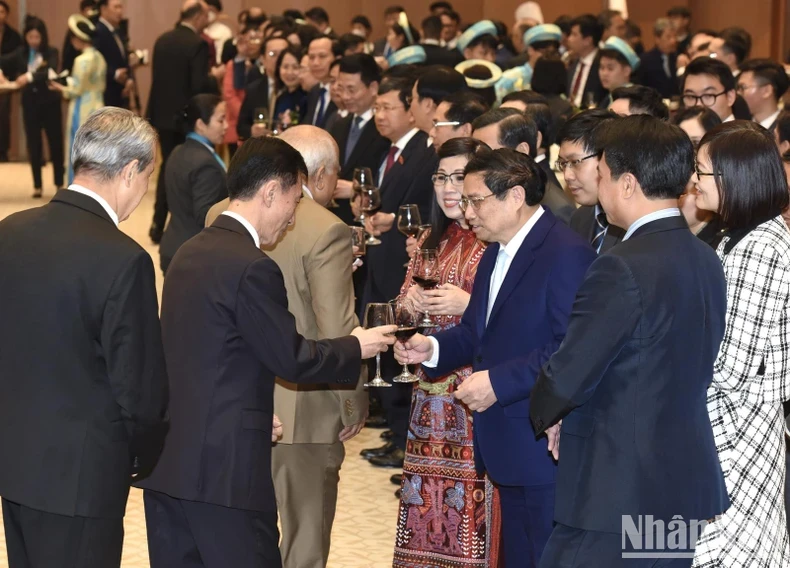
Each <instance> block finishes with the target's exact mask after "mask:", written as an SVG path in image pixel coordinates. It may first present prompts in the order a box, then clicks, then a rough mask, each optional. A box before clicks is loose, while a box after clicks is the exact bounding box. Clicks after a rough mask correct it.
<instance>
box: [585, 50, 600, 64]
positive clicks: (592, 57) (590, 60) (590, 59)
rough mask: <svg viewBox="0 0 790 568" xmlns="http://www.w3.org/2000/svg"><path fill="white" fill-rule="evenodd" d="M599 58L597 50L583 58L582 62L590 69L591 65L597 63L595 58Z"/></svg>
mask: <svg viewBox="0 0 790 568" xmlns="http://www.w3.org/2000/svg"><path fill="white" fill-rule="evenodd" d="M597 56H598V50H597V49H593V50H592V51H591V52H590V53H588V54H587V55H585V56H584V57H582V59H581V61H582V63H584V64H585V65H587V66H588V67H589V66H590V65H592V64H593V61H595V58H596V57H597Z"/></svg>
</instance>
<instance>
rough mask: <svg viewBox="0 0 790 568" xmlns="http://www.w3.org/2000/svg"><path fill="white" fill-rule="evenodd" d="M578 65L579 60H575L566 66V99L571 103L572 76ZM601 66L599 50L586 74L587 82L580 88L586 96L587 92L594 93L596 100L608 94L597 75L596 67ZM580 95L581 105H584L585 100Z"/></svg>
mask: <svg viewBox="0 0 790 568" xmlns="http://www.w3.org/2000/svg"><path fill="white" fill-rule="evenodd" d="M578 65H579V61H576V62H575V63H574V64H573V65H571V66H570V67H568V92H567V95H568V100H570V101H571V103H573V100H572V99H571V93H572V92H573V76H574V74H575V73H576V67H577V66H578ZM600 66H601V54H600V52H599V53H598V55H597V56H596V57H595V59H594V60H593V63H592V67H591V68H590V74H589V75H587V82H586V83H585V84H584V85H582V87H581V90H582V93H584V97H586V96H587V93H593V94H594V95H595V100H596V102H600V101H602V100H603V98H604V97H605V96H606V95H607V94H608V93H607V92H606V89H604V88H603V85H601V77H600V76H599V75H598V68H599V67H600ZM584 97H582V105H584V103H585V100H584Z"/></svg>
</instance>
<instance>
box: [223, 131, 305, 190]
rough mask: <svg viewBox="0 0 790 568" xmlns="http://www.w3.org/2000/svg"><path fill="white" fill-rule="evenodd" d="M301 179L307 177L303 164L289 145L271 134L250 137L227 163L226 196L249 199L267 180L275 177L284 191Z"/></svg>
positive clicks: (301, 159)
mask: <svg viewBox="0 0 790 568" xmlns="http://www.w3.org/2000/svg"><path fill="white" fill-rule="evenodd" d="M302 178H304V179H306V178H307V166H306V165H305V163H304V159H303V158H302V155H301V154H300V153H299V152H298V151H297V150H296V149H295V148H294V147H293V146H291V145H290V144H288V143H287V142H285V141H284V140H281V139H279V138H275V137H274V136H264V137H263V138H250V139H249V140H247V141H245V142H244V144H242V145H241V146H239V149H238V150H237V151H236V153H235V154H234V155H233V159H232V160H231V161H230V166H228V177H227V187H228V197H230V199H231V200H240V201H249V200H250V199H252V198H253V197H254V196H255V194H256V193H257V192H258V190H259V189H260V187H261V186H262V185H263V184H265V183H266V182H268V181H270V180H273V179H276V180H278V181H279V182H280V183H281V184H282V186H283V190H287V189H288V188H291V187H293V186H294V185H296V184H297V183H299V180H300V179H302Z"/></svg>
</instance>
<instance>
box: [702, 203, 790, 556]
mask: <svg viewBox="0 0 790 568" xmlns="http://www.w3.org/2000/svg"><path fill="white" fill-rule="evenodd" d="M729 241H730V237H725V238H724V240H722V242H721V244H720V245H719V248H718V254H719V257H720V258H721V259H722V262H723V264H724V273H725V275H726V278H727V322H726V328H725V332H724V339H723V341H722V344H721V348H720V350H719V355H718V358H717V360H716V363H715V367H714V374H713V382H712V384H711V386H710V388H709V389H708V412H709V414H710V418H711V423H712V424H713V433H714V437H715V441H716V447H717V450H718V452H719V459H720V460H721V465H722V470H723V472H724V479H725V482H726V484H727V491H728V493H729V495H730V501H731V505H730V508H729V509H728V510H727V511H726V512H725V513H724V514H722V515H720V516H718V517H716V519H715V520H714V521H713V522H712V523H710V524H709V525H708V526H707V528H706V529H705V531H704V532H703V534H702V536H701V537H700V539H699V542H698V543H697V549H696V554H695V557H694V564H693V566H695V567H700V568H713V567H717V568H718V567H721V568H738V567H749V568H781V567H783V566H790V548H788V534H787V524H786V521H785V507H784V483H785V441H784V427H785V421H784V414H783V411H782V402H783V401H785V400H787V399H789V398H790V231H788V228H787V225H786V224H785V222H784V221H783V219H782V218H781V217H776V218H775V219H771V220H770V221H767V222H765V223H762V224H761V225H759V226H757V227H756V228H755V229H754V230H752V231H750V232H749V233H748V234H746V235H745V236H744V237H743V238H742V240H741V241H740V242H738V243H737V244H735V246H734V247H732V248H731V250H729V251H728V252H725V251H727V249H728V246H727V244H728V243H729ZM761 371H762V374H761Z"/></svg>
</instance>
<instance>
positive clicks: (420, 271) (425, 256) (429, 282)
mask: <svg viewBox="0 0 790 568" xmlns="http://www.w3.org/2000/svg"><path fill="white" fill-rule="evenodd" d="M417 254H418V257H417V258H418V262H417V270H415V271H414V275H413V276H412V278H413V279H414V281H415V282H416V283H417V284H419V285H420V287H422V289H423V290H432V289H433V288H436V286H438V285H439V272H438V270H439V255H438V253H437V251H436V249H421V250H419V251H418V252H417ZM419 327H436V322H434V321H433V320H432V319H431V316H430V314H429V313H428V312H427V311H426V312H425V315H424V316H423V318H422V321H421V322H420V323H419Z"/></svg>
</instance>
